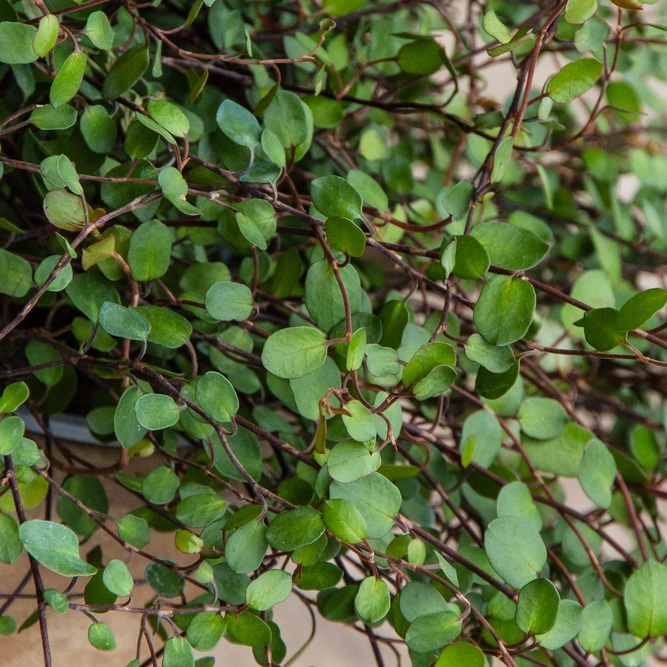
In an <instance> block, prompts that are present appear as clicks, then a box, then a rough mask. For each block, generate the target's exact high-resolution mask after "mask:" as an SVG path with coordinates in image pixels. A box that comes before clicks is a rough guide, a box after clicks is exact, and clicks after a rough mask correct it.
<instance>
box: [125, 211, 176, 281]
mask: <svg viewBox="0 0 667 667" xmlns="http://www.w3.org/2000/svg"><path fill="white" fill-rule="evenodd" d="M127 262H128V264H129V265H130V268H131V269H132V277H133V278H134V279H135V280H138V281H140V282H145V281H147V280H153V279H155V278H161V277H162V276H163V275H164V274H165V273H166V272H167V270H168V269H169V265H170V263H171V232H170V231H169V228H168V227H167V226H166V225H165V224H163V223H162V222H160V221H159V220H149V221H148V222H144V223H143V224H142V225H140V226H139V227H138V228H137V229H136V230H135V231H134V232H133V234H132V237H131V238H130V247H129V250H128V252H127Z"/></svg>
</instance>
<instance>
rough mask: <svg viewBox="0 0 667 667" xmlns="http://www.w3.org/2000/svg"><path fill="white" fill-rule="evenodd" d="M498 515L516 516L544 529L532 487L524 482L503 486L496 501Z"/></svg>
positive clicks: (539, 528)
mask: <svg viewBox="0 0 667 667" xmlns="http://www.w3.org/2000/svg"><path fill="white" fill-rule="evenodd" d="M496 511H497V514H498V517H499V518H501V517H504V516H515V517H517V518H519V519H523V520H524V521H527V522H528V523H530V524H532V525H533V526H534V527H535V528H536V529H537V530H542V517H541V516H540V513H539V511H538V509H537V507H536V506H535V503H534V502H533V497H532V496H531V494H530V489H529V488H528V487H527V486H526V485H525V484H524V483H523V482H512V483H510V484H507V485H506V486H503V488H502V489H501V490H500V493H499V494H498V500H497V502H496Z"/></svg>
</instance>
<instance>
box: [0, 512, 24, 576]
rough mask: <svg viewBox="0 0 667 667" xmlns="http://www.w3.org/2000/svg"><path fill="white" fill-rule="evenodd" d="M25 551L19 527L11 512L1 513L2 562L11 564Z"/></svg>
mask: <svg viewBox="0 0 667 667" xmlns="http://www.w3.org/2000/svg"><path fill="white" fill-rule="evenodd" d="M22 553H23V544H22V543H21V540H20V539H19V527H18V524H17V523H16V520H15V519H14V518H13V517H11V516H9V514H4V513H3V514H0V563H6V564H7V565H11V564H12V563H14V562H15V561H16V560H18V559H19V557H20V556H21V554H22Z"/></svg>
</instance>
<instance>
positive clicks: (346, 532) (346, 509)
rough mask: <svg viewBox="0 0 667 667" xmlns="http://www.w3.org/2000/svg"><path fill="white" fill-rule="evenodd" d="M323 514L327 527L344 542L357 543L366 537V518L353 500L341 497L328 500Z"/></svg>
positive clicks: (323, 507) (323, 508)
mask: <svg viewBox="0 0 667 667" xmlns="http://www.w3.org/2000/svg"><path fill="white" fill-rule="evenodd" d="M322 516H323V518H324V525H325V526H326V527H327V529H328V530H330V531H331V532H332V533H333V534H334V535H335V536H336V537H337V538H338V539H340V540H343V542H348V543H349V544H356V543H357V542H361V541H362V540H364V539H366V532H367V526H366V520H365V519H364V517H363V516H362V515H361V512H359V510H358V509H357V508H356V507H355V506H354V505H353V504H352V503H351V502H349V501H347V500H343V499H341V498H338V499H332V500H327V501H326V502H325V503H324V505H323V506H322Z"/></svg>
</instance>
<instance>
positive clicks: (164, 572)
mask: <svg viewBox="0 0 667 667" xmlns="http://www.w3.org/2000/svg"><path fill="white" fill-rule="evenodd" d="M146 581H147V582H148V583H149V585H150V586H151V588H152V589H153V590H154V591H155V592H156V593H157V594H158V595H161V596H162V597H165V598H175V597H178V596H179V595H181V593H182V592H183V588H184V586H185V579H183V577H181V575H180V574H178V573H176V572H174V571H173V570H170V569H169V568H167V567H165V566H164V565H160V564H159V563H151V564H150V565H149V566H148V567H147V568H146Z"/></svg>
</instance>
